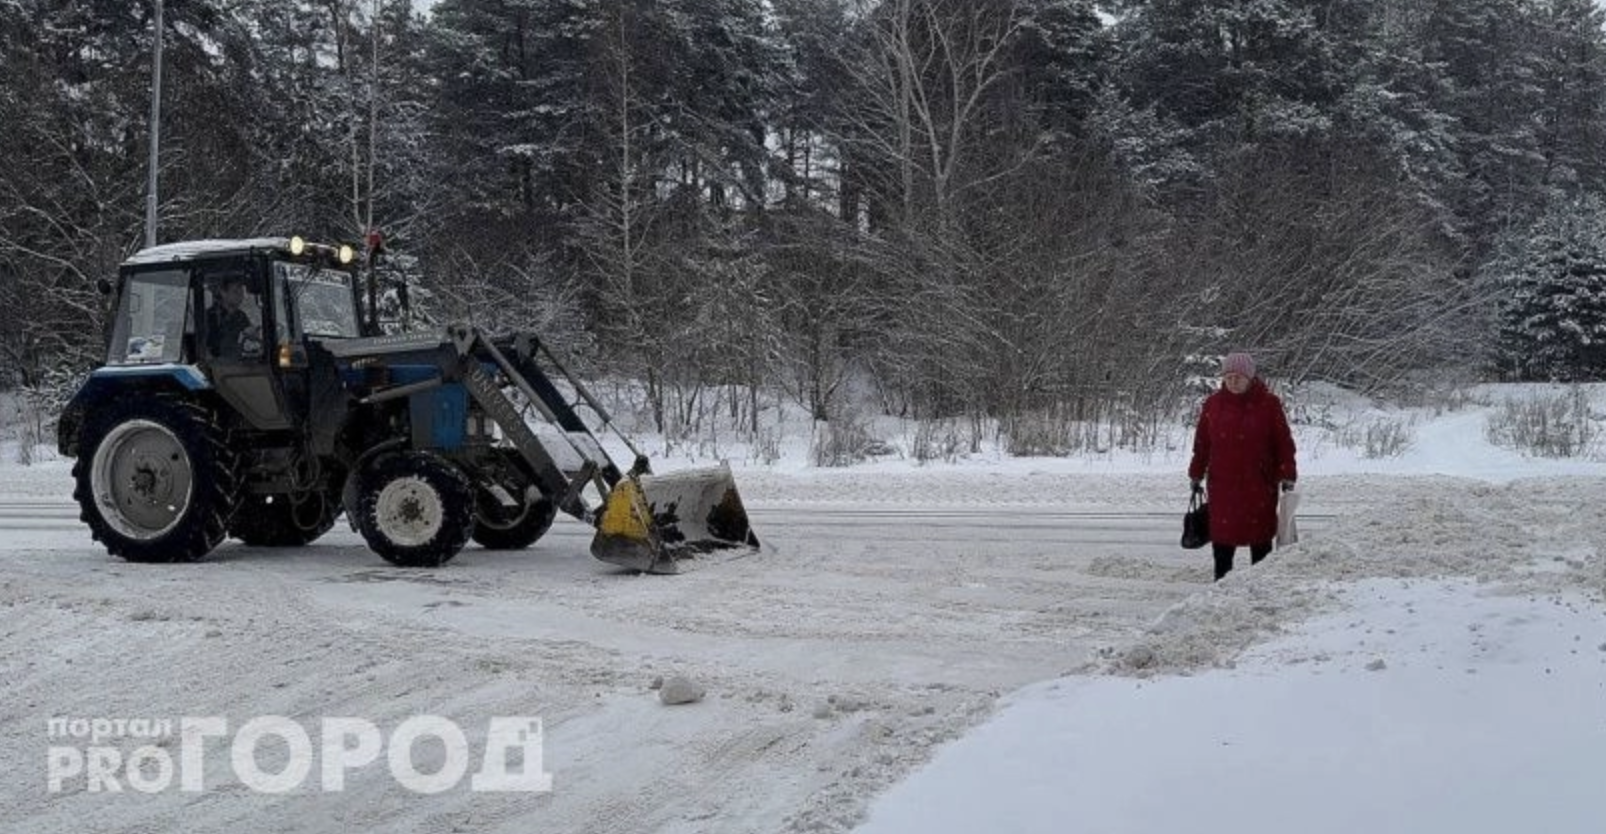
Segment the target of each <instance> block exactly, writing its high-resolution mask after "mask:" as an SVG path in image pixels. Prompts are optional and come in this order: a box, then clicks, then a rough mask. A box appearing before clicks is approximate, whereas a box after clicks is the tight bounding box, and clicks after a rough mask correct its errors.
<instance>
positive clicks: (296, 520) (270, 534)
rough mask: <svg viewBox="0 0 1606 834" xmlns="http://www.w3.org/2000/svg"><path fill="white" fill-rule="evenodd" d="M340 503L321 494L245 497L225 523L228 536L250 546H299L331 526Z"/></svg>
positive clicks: (307, 542)
mask: <svg viewBox="0 0 1606 834" xmlns="http://www.w3.org/2000/svg"><path fill="white" fill-rule="evenodd" d="M339 515H340V503H339V502H338V501H335V500H333V498H332V497H331V496H328V495H326V494H324V493H322V492H309V493H306V494H304V495H301V496H292V495H290V494H288V493H280V494H275V495H246V496H244V497H242V498H241V499H240V508H239V510H237V511H236V512H235V513H234V519H233V520H232V521H230V522H229V535H231V536H233V537H235V538H237V539H239V540H240V541H242V542H244V543H246V544H249V545H252V546H254V547H301V546H302V545H307V544H311V543H312V542H314V541H316V540H317V539H318V537H319V536H322V535H323V534H324V533H327V532H329V530H330V528H332V527H334V526H335V519H336V518H337V517H339Z"/></svg>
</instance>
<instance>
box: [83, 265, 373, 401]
mask: <svg viewBox="0 0 1606 834" xmlns="http://www.w3.org/2000/svg"><path fill="white" fill-rule="evenodd" d="M354 260H355V258H354V254H353V252H352V249H351V247H349V246H341V247H338V248H336V247H332V246H320V245H315V244H308V243H306V242H305V241H303V240H302V239H301V238H259V239H251V240H217V241H194V242H189V243H177V244H170V245H165V246H157V247H152V248H150V249H146V250H143V251H141V252H139V253H138V254H136V255H135V256H134V257H132V258H130V259H129V260H128V261H127V262H125V263H124V264H123V268H122V271H121V274H120V276H119V282H118V283H119V287H118V292H117V310H116V313H115V314H114V315H113V318H112V324H111V327H112V330H111V334H110V339H109V340H108V344H107V355H106V366H107V368H108V369H122V370H121V372H122V373H124V374H141V372H142V371H149V370H152V369H153V368H164V369H174V373H175V374H177V375H179V376H180V377H181V378H184V377H194V376H197V375H198V376H199V377H200V378H201V379H202V380H204V381H205V383H206V384H208V385H209V387H211V388H213V389H214V390H216V392H217V393H218V395H219V396H220V397H222V398H223V399H224V400H225V401H227V402H228V403H229V404H230V405H231V406H233V407H234V409H235V410H237V411H238V412H239V413H240V414H241V415H242V416H243V417H244V418H245V419H246V421H247V422H248V423H249V424H250V425H251V426H252V427H254V428H257V429H263V430H274V429H286V428H290V427H291V426H292V422H293V420H294V414H295V412H297V411H301V410H303V409H304V405H303V406H302V407H300V408H298V404H297V403H295V402H291V401H289V398H294V397H295V394H296V390H297V389H298V388H303V387H304V386H302V385H299V384H297V383H296V382H293V381H291V382H290V384H289V385H286V382H287V377H289V378H293V377H295V376H297V375H298V372H299V371H302V370H304V369H305V368H306V366H307V361H308V360H307V355H308V342H309V340H329V339H351V338H358V337H361V336H364V335H368V333H369V329H368V327H366V326H365V323H364V318H363V316H362V315H361V308H360V307H359V298H360V294H359V291H358V280H357V274H356V269H355V266H354V264H353V261H354ZM113 372H114V373H115V372H116V371H113Z"/></svg>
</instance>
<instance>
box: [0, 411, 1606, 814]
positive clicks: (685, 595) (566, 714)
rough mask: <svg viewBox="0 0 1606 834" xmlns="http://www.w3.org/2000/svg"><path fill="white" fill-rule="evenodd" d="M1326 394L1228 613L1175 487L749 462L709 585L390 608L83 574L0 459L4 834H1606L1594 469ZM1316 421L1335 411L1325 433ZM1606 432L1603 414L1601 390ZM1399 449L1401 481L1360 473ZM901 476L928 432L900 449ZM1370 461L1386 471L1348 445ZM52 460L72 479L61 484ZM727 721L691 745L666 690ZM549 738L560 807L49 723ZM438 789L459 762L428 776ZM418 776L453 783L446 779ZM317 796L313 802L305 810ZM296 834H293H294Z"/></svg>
mask: <svg viewBox="0 0 1606 834" xmlns="http://www.w3.org/2000/svg"><path fill="white" fill-rule="evenodd" d="M1547 391H1548V389H1544V388H1534V389H1531V390H1520V391H1513V390H1512V389H1509V388H1500V389H1487V390H1482V391H1477V392H1474V396H1473V397H1472V398H1471V399H1470V400H1468V401H1467V402H1465V403H1462V404H1460V405H1459V406H1457V407H1455V408H1444V407H1426V406H1424V407H1420V408H1414V409H1402V408H1396V407H1390V406H1386V405H1382V404H1375V403H1369V402H1365V401H1361V400H1358V399H1346V398H1342V397H1339V396H1338V395H1337V394H1336V393H1335V392H1325V394H1318V393H1311V392H1303V393H1302V395H1301V396H1302V397H1303V399H1301V400H1299V401H1297V402H1296V401H1294V398H1293V397H1290V401H1291V404H1292V405H1295V406H1298V407H1299V409H1300V410H1302V411H1303V410H1306V409H1308V411H1309V413H1312V414H1316V413H1320V414H1323V415H1326V416H1325V417H1324V419H1322V420H1314V419H1313V420H1311V421H1309V422H1305V423H1301V424H1300V425H1298V426H1297V430H1298V436H1299V441H1300V445H1301V456H1300V464H1301V484H1300V489H1301V493H1302V496H1303V504H1302V507H1301V512H1302V514H1303V515H1302V517H1301V521H1300V528H1301V533H1302V535H1303V540H1302V541H1301V542H1300V543H1298V544H1296V545H1293V546H1291V547H1289V548H1286V549H1284V550H1280V551H1279V552H1277V553H1275V554H1273V556H1272V557H1271V558H1270V559H1269V560H1268V561H1267V562H1265V563H1263V564H1262V565H1258V566H1255V567H1254V568H1249V567H1248V565H1247V564H1246V562H1247V557H1246V555H1245V554H1242V553H1240V555H1239V566H1238V569H1237V570H1235V571H1234V572H1233V574H1231V575H1230V576H1229V577H1228V578H1227V579H1226V580H1225V581H1223V582H1221V583H1215V584H1212V583H1211V582H1210V581H1209V567H1208V561H1209V559H1208V556H1207V555H1205V556H1201V555H1200V552H1198V551H1182V550H1181V549H1180V548H1177V547H1176V544H1175V538H1176V535H1177V533H1178V532H1179V524H1178V521H1179V517H1180V515H1181V511H1182V509H1183V506H1184V505H1185V503H1186V481H1185V479H1184V477H1183V475H1182V471H1183V466H1184V465H1185V462H1186V460H1185V450H1186V429H1185V427H1180V426H1179V427H1178V428H1177V430H1176V432H1175V435H1176V436H1175V437H1174V438H1173V439H1172V440H1171V441H1170V442H1169V444H1168V445H1167V446H1166V447H1165V448H1163V449H1162V450H1160V451H1158V452H1147V453H1142V454H1139V453H1127V452H1121V451H1114V452H1110V453H1108V454H1104V455H1098V456H1081V457H1072V458H1066V459H1012V458H1008V457H1006V456H1003V455H1001V454H999V453H996V452H992V451H988V452H984V453H982V454H978V455H971V456H966V457H964V458H962V459H959V460H956V461H953V462H938V463H932V464H926V465H920V464H918V463H917V462H915V461H913V460H910V459H908V458H907V457H903V456H900V455H898V454H893V455H889V456H885V457H882V458H878V459H875V460H872V461H867V462H865V463H863V464H861V465H857V466H853V467H848V468H843V469H818V468H813V467H810V466H808V465H807V464H806V463H805V461H806V454H805V451H806V438H805V437H801V436H800V435H799V434H798V433H796V432H793V433H791V434H790V435H789V436H788V442H787V444H784V445H783V448H782V449H781V450H780V451H781V454H780V459H779V460H776V461H774V462H773V463H769V464H763V465H761V464H757V463H754V462H753V460H754V458H756V457H758V456H757V455H755V454H753V453H752V452H750V451H748V450H745V449H743V448H741V447H739V446H737V445H735V444H732V445H730V446H729V447H727V448H724V449H706V448H705V449H700V450H698V451H699V457H700V458H702V459H696V460H694V459H690V458H687V457H685V456H684V455H681V456H669V457H668V458H665V457H664V456H663V455H662V454H661V453H662V452H663V451H664V446H663V444H662V442H661V441H658V442H657V443H656V444H655V443H653V442H650V441H649V443H648V445H649V447H654V446H655V447H656V448H649V449H648V451H649V452H650V453H653V454H654V457H655V463H657V464H658V465H659V468H660V470H662V469H665V468H673V467H674V466H676V465H691V464H697V465H705V464H707V463H708V462H709V460H707V458H709V457H729V458H730V459H731V462H732V465H733V469H734V473H735V477H736V480H737V482H738V483H739V484H740V486H741V489H742V493H743V496H744V498H745V499H746V500H747V502H748V504H749V507H750V509H751V510H752V512H753V515H754V518H755V523H756V524H757V525H758V532H759V534H760V536H761V537H764V538H765V539H766V542H767V546H766V549H765V551H764V552H763V553H761V554H759V555H755V556H752V557H749V558H743V559H738V560H734V561H728V562H724V563H721V564H711V565H708V566H706V567H704V568H702V569H701V570H698V571H695V572H693V573H690V574H688V575H685V576H680V577H636V576H630V575H625V574H621V573H618V572H614V571H610V570H608V569H607V568H606V566H602V565H600V563H596V562H594V561H592V560H590V559H589V557H587V556H585V554H584V549H585V538H584V535H583V534H584V530H583V529H581V528H579V526H578V525H576V524H572V523H563V522H560V523H559V525H557V526H556V527H555V528H554V530H553V533H552V535H551V536H550V537H549V538H548V539H544V540H543V541H542V542H541V543H539V544H538V545H537V546H536V547H535V548H533V549H532V550H531V551H530V552H529V553H526V554H493V553H488V552H484V551H477V550H476V551H469V552H465V554H464V555H463V556H462V557H459V560H458V561H456V562H454V563H453V564H452V565H450V566H448V567H447V568H444V569H442V570H440V571H436V572H406V571H399V570H395V569H390V568H388V567H386V566H385V565H384V564H383V563H382V562H379V561H378V560H377V559H376V558H373V557H372V556H371V554H367V552H366V551H365V550H364V549H363V548H362V547H361V541H360V539H357V538H356V537H355V536H353V535H352V534H351V533H349V532H347V531H345V530H344V526H343V525H342V527H341V528H340V529H337V531H336V532H335V533H333V534H331V535H330V536H329V537H328V538H327V539H326V540H324V541H320V542H319V544H318V545H315V546H313V547H311V548H307V549H304V550H300V551H293V552H275V551H268V550H263V549H253V548H244V547H240V546H238V545H229V546H225V548H223V549H221V550H220V551H219V552H218V554H216V556H215V558H214V559H213V560H212V561H211V562H209V563H206V564H202V565H196V566H171V567H169V566H137V565H126V564H123V563H120V562H117V561H116V560H113V559H110V558H109V557H107V556H106V555H105V554H104V553H103V552H101V551H99V550H98V548H97V547H96V546H94V545H93V544H92V543H90V542H89V541H88V538H87V536H86V535H85V534H84V532H83V531H82V529H81V527H80V526H79V525H78V524H77V522H76V511H75V510H74V508H72V507H71V505H70V504H69V503H66V502H65V500H64V498H63V496H64V495H65V492H64V490H67V489H69V487H68V486H67V484H66V466H67V464H66V462H64V461H59V460H46V461H45V462H44V463H41V464H36V465H34V466H29V467H22V466H18V465H16V464H15V463H14V461H15V460H16V459H17V455H16V449H15V447H14V445H13V446H6V445H5V444H0V609H3V610H4V611H5V616H4V618H0V680H4V681H5V682H6V683H5V687H6V689H7V692H8V694H7V696H6V698H5V699H4V700H3V701H0V773H4V774H5V775H4V776H0V818H3V819H7V820H15V821H17V822H16V824H17V825H21V826H24V827H26V829H27V830H29V831H78V830H107V831H110V830H172V829H175V828H178V827H184V828H187V829H191V830H223V829H231V828H232V829H235V830H245V829H250V828H263V827H272V828H275V829H279V830H295V831H336V830H348V829H352V828H358V829H370V828H372V829H383V830H396V831H438V830H473V831H476V832H485V831H491V832H499V831H508V832H512V831H529V830H554V831H597V832H603V831H624V830H630V831H658V832H706V833H707V834H727V832H728V833H729V834H736V832H762V831H822V832H824V831H850V830H851V831H858V832H864V833H865V834H904V833H905V832H910V833H911V834H912V832H921V833H922V834H926V833H927V832H948V831H951V832H960V831H965V832H968V831H998V832H1036V831H1045V832H1046V831H1054V832H1078V831H1086V832H1172V831H1177V830H1188V831H1192V832H1200V833H1201V834H1213V832H1222V833H1223V834H1225V833H1226V832H1232V833H1233V834H1245V833H1246V832H1247V833H1252V832H1272V831H1276V832H1285V831H1290V830H1297V831H1302V832H1305V831H1309V832H1329V831H1331V832H1339V831H1345V832H1348V831H1360V830H1364V831H1370V832H1447V834H1476V833H1477V832H1491V834H1492V833H1493V832H1510V831H1518V830H1523V831H1527V830H1532V831H1545V832H1561V834H1569V832H1586V831H1587V832H1596V831H1599V830H1600V819H1601V816H1600V812H1599V802H1598V800H1597V799H1595V797H1594V794H1593V790H1594V789H1596V788H1597V787H1598V783H1599V776H1600V774H1602V773H1606V616H1603V615H1606V599H1603V595H1606V560H1603V558H1602V554H1603V552H1606V533H1603V532H1602V530H1601V527H1600V525H1599V523H1598V517H1599V511H1600V510H1599V508H1600V507H1601V506H1602V503H1603V501H1606V467H1603V464H1602V461H1601V458H1600V452H1599V450H1592V451H1591V453H1590V454H1586V455H1584V456H1580V457H1577V458H1572V459H1567V460H1546V459H1539V458H1533V457H1527V456H1524V455H1522V454H1519V453H1518V452H1515V451H1512V450H1508V449H1501V448H1496V447H1493V446H1491V445H1490V442H1489V440H1488V439H1487V436H1486V433H1485V430H1484V429H1485V426H1486V425H1487V422H1488V420H1489V419H1490V417H1491V416H1492V415H1493V414H1494V413H1495V409H1496V406H1497V404H1498V400H1499V398H1500V397H1504V396H1517V397H1524V396H1540V395H1546V394H1547ZM1318 396H1326V397H1328V398H1329V401H1327V402H1323V403H1317V402H1315V400H1316V398H1317V397H1318ZM1591 396H1592V397H1593V399H1594V403H1595V405H1594V413H1595V414H1596V415H1597V420H1598V415H1600V414H1602V413H1606V389H1591ZM1378 421H1384V422H1397V423H1398V424H1400V425H1402V426H1407V427H1408V430H1407V433H1408V434H1409V436H1410V442H1409V444H1408V445H1407V446H1406V447H1405V448H1404V449H1403V451H1401V453H1400V454H1398V455H1395V456H1392V457H1382V458H1367V457H1365V456H1364V455H1362V454H1360V453H1359V452H1358V451H1357V450H1356V449H1355V448H1353V447H1352V446H1351V445H1347V444H1346V443H1344V442H1341V441H1340V440H1338V439H1335V438H1337V437H1338V436H1339V435H1341V434H1343V432H1344V430H1345V429H1346V428H1351V429H1352V428H1353V427H1354V426H1357V425H1367V424H1371V423H1375V422H1378ZM876 428H877V430H878V432H879V434H880V435H881V436H882V437H883V438H884V439H886V440H887V441H888V442H889V445H891V446H893V447H895V448H900V449H907V448H909V446H908V437H909V435H908V431H909V430H908V429H906V428H904V427H902V426H899V425H896V424H886V425H877V426H876ZM1351 436H1353V432H1352V433H1351ZM40 456H41V457H46V458H48V457H50V456H49V455H48V453H46V451H45V450H41V453H40ZM676 676H684V677H685V678H687V679H688V680H689V681H690V682H692V683H693V684H694V685H696V686H699V687H703V688H705V689H706V692H707V694H706V697H705V698H704V699H703V700H701V701H699V702H697V703H692V704H686V705H679V706H665V705H663V704H662V703H660V702H659V699H658V693H657V691H656V690H655V688H654V686H655V685H656V684H659V683H661V682H662V681H667V680H671V679H673V678H675V677H676ZM421 713H434V714H442V715H448V716H452V717H453V718H455V719H456V720H459V721H460V722H461V723H462V724H463V725H464V727H465V729H466V730H467V731H468V734H469V736H470V741H471V743H474V742H476V741H479V740H483V737H484V734H485V730H484V722H485V719H486V718H487V717H488V716H493V715H528V714H536V715H539V716H541V717H542V719H543V721H544V722H545V727H546V748H545V750H546V756H545V762H544V763H545V767H546V769H547V770H548V771H550V772H551V774H552V775H553V780H554V787H553V790H552V792H551V793H547V794H536V795H517V796H513V795H496V794H472V793H469V792H467V791H466V790H455V791H447V792H444V793H440V794H435V795H428V796H421V795H416V794H409V793H407V792H405V791H403V790H401V789H399V788H398V786H397V785H396V784H395V783H394V781H393V780H391V779H390V778H389V776H388V775H386V774H385V773H384V772H383V771H382V769H381V770H380V771H379V772H375V771H374V770H373V769H365V770H354V771H352V772H350V773H348V774H347V782H348V788H347V790H346V791H345V792H344V793H339V794H334V793H329V792H327V791H325V792H319V791H316V790H311V789H304V790H301V791H297V792H292V793H289V794H284V795H266V794H261V793H254V792H252V791H251V790H249V789H248V788H247V787H245V786H243V785H241V784H240V783H239V780H238V779H235V778H234V777H233V776H232V775H231V773H230V770H229V762H228V760H227V758H226V757H223V760H222V761H217V762H212V761H209V762H208V766H207V769H206V772H205V776H206V784H207V790H205V791H203V792H201V793H198V794H186V793H182V792H179V791H176V790H174V791H167V792H161V793H156V794H151V795H144V794H138V793H134V792H129V791H126V790H125V791H124V792H123V793H121V794H117V795H112V794H107V793H93V792H89V791H86V790H84V789H83V788H82V787H81V786H80V787H78V788H77V789H73V790H68V791H65V792H62V793H54V794H52V793H47V792H46V791H45V788H44V784H45V781H44V770H45V746H46V744H47V743H51V740H49V739H47V738H45V733H44V731H43V727H44V722H45V721H46V720H47V719H48V718H50V717H53V716H86V717H93V716H100V715H106V716H130V717H137V716H176V715H221V716H226V717H228V718H229V720H230V721H231V723H232V724H234V725H238V724H240V723H242V722H243V721H245V720H247V719H249V718H251V717H253V716H260V715H288V716H296V717H300V718H303V719H307V720H311V719H314V718H316V717H320V716H336V715H348V716H361V717H363V718H366V719H368V720H371V721H374V722H376V723H378V724H380V725H381V726H382V727H387V728H388V727H394V726H395V725H396V724H397V722H399V721H401V720H403V719H405V718H406V717H408V716H411V715H417V714H421ZM425 752H426V753H427V751H425ZM426 758H427V756H426ZM314 772H315V773H316V772H317V771H316V768H315V769H314ZM269 821H271V822H269Z"/></svg>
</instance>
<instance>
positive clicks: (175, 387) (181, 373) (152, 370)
mask: <svg viewBox="0 0 1606 834" xmlns="http://www.w3.org/2000/svg"><path fill="white" fill-rule="evenodd" d="M210 390H212V383H211V382H210V381H208V380H207V378H206V374H204V373H202V372H201V369H200V368H198V367H196V366H195V365H182V364H177V363H164V364H160V365H109V366H106V367H103V368H97V369H95V370H94V371H93V372H91V373H90V374H89V377H88V378H87V379H85V380H84V383H83V384H82V385H80V386H78V391H77V392H76V393H74V394H73V395H72V399H70V400H68V401H67V405H66V406H65V407H64V408H62V410H61V417H60V418H58V419H57V421H56V449H57V450H58V451H60V452H61V454H62V455H63V456H65V457H77V456H78V434H79V432H80V430H81V429H82V428H83V424H84V416H85V415H86V414H88V413H89V412H91V411H94V410H95V409H96V408H98V407H100V406H101V405H103V404H105V403H107V402H109V401H111V400H113V399H124V398H127V397H131V396H132V397H151V396H157V395H161V394H195V393H198V392H202V391H210Z"/></svg>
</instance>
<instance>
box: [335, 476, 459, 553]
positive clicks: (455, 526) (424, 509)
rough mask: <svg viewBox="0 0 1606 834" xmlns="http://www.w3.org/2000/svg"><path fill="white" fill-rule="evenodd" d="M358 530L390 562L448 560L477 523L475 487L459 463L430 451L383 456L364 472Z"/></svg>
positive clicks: (370, 545)
mask: <svg viewBox="0 0 1606 834" xmlns="http://www.w3.org/2000/svg"><path fill="white" fill-rule="evenodd" d="M359 506H360V507H361V509H360V511H359V512H358V516H357V529H358V530H359V531H360V532H361V533H362V537H363V538H364V539H365V540H367V542H368V547H369V548H371V549H372V550H373V551H374V552H375V553H378V554H379V555H380V556H381V557H383V558H384V559H385V561H387V562H390V563H391V564H393V565H399V566H401V567H407V568H432V567H438V566H440V565H444V564H446V563H447V562H449V561H451V559H452V557H454V556H456V555H457V553H458V551H460V550H462V549H463V545H464V543H466V542H467V541H468V537H469V532H470V531H471V530H472V529H473V527H474V490H473V488H472V487H471V486H470V485H469V482H468V479H467V478H465V477H463V474H462V473H461V472H459V471H458V469H457V468H456V467H455V466H452V465H451V464H450V463H447V462H446V461H445V460H442V459H441V458H438V457H436V456H435V455H431V454H428V453H426V452H403V453H401V454H396V455H390V456H387V457H383V458H380V459H379V460H378V461H376V462H375V463H374V465H373V468H371V469H369V470H368V471H367V472H365V473H363V476H362V487H361V494H360V497H359Z"/></svg>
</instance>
